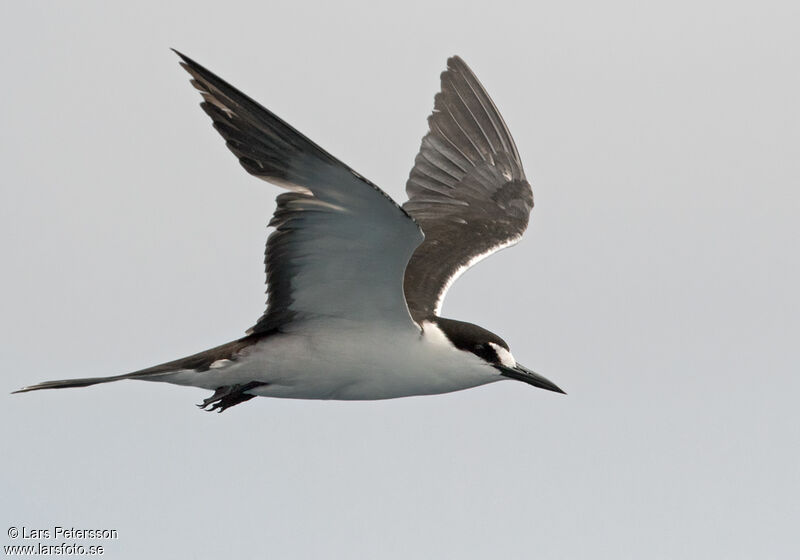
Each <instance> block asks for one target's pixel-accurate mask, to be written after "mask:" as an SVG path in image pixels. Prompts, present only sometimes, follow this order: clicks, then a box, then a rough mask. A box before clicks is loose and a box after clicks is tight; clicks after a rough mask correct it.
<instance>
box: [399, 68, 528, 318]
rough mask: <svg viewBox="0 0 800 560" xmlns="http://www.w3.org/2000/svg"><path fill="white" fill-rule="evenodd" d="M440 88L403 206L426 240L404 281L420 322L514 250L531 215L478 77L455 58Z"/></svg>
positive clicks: (507, 138)
mask: <svg viewBox="0 0 800 560" xmlns="http://www.w3.org/2000/svg"><path fill="white" fill-rule="evenodd" d="M441 80H442V89H441V91H440V92H439V93H438V94H436V98H435V101H434V108H433V113H432V114H431V116H430V117H428V125H429V132H428V133H427V134H426V135H425V137H424V138H423V139H422V146H421V148H420V151H419V154H417V157H416V159H415V160H414V168H413V169H412V170H411V174H410V176H409V178H408V182H407V183H406V192H407V193H408V196H409V200H408V201H407V202H406V203H405V204H404V205H403V208H404V209H405V210H406V212H408V213H409V214H410V215H411V216H412V217H413V218H414V219H415V220H416V221H417V223H418V224H419V225H420V227H422V231H424V232H425V241H424V242H423V243H422V244H421V245H420V246H419V247H418V248H417V250H416V251H415V252H414V255H413V256H412V257H411V261H410V262H409V263H408V267H406V273H405V294H406V301H407V302H408V307H409V309H410V310H411V315H412V317H414V319H415V320H416V321H420V320H422V319H425V318H427V317H431V316H433V315H438V314H439V312H440V309H441V305H442V300H443V299H444V296H445V294H446V292H447V290H448V288H449V287H450V285H451V284H452V283H453V282H454V281H455V280H456V279H457V278H458V277H459V276H460V275H461V274H462V273H463V272H464V271H465V270H466V269H468V268H469V267H470V266H472V265H473V264H475V263H476V262H478V261H479V260H481V259H483V258H485V257H487V256H489V255H491V254H492V253H494V252H496V251H499V250H500V249H503V248H505V247H508V246H509V245H513V244H514V243H516V242H517V240H519V238H520V237H521V236H522V233H523V232H524V231H525V228H527V227H528V216H529V215H530V212H531V209H532V208H533V192H532V191H531V186H530V184H528V182H527V181H526V179H525V173H524V172H523V170H522V162H521V161H520V159H519V153H517V147H516V146H515V145H514V140H513V139H512V138H511V133H510V132H509V131H508V127H506V124H505V122H503V118H502V117H501V116H500V113H499V112H498V111H497V107H495V105H494V103H493V102H492V100H491V99H490V98H489V95H488V94H487V93H486V90H485V89H484V88H483V86H482V85H481V84H480V82H479V81H478V79H477V78H476V77H475V74H473V73H472V71H471V70H470V69H469V67H468V66H467V65H466V63H464V61H463V60H461V59H460V58H459V57H457V56H454V57H452V58H450V59H449V60H448V61H447V70H446V71H445V72H443V73H442V77H441Z"/></svg>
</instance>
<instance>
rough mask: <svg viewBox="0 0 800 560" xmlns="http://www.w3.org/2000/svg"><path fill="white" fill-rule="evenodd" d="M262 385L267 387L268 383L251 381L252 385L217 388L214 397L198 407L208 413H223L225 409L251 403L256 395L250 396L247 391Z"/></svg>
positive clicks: (205, 400) (204, 400)
mask: <svg viewBox="0 0 800 560" xmlns="http://www.w3.org/2000/svg"><path fill="white" fill-rule="evenodd" d="M261 385H266V383H262V382H260V381H251V382H250V383H244V384H237V385H223V386H222V387H217V390H216V391H214V394H213V395H211V396H210V397H208V398H207V399H203V402H202V403H200V404H198V405H197V406H199V407H200V408H202V409H203V410H205V411H206V412H213V411H214V410H216V411H217V412H222V411H224V410H225V409H228V408H230V407H232V406H235V405H237V404H239V403H243V402H246V401H249V400H250V399H252V398H253V397H255V396H256V395H250V394H248V393H246V391H249V390H250V389H255V388H256V387H260V386H261Z"/></svg>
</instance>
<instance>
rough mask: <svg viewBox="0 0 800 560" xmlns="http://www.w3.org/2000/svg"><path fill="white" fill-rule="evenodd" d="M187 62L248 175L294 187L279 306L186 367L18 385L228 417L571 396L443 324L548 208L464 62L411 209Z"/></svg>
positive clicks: (273, 241)
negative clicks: (394, 401)
mask: <svg viewBox="0 0 800 560" xmlns="http://www.w3.org/2000/svg"><path fill="white" fill-rule="evenodd" d="M176 53H177V54H178V56H180V58H181V65H182V66H183V68H184V69H186V71H187V72H188V73H189V74H190V75H191V77H192V79H191V83H192V85H193V86H194V87H195V88H197V90H198V91H199V92H200V94H201V95H202V97H203V102H202V103H201V104H200V106H201V107H202V108H203V110H204V111H205V112H206V114H208V116H209V117H211V120H212V121H213V123H214V128H215V129H216V130H217V132H219V133H220V134H221V135H222V137H223V138H224V139H225V142H226V145H227V146H228V148H229V149H230V150H231V152H233V153H234V155H236V157H237V158H238V159H239V163H240V164H241V165H242V167H244V168H245V170H246V171H247V172H248V173H250V174H251V175H255V176H256V177H258V178H259V179H263V180H265V181H269V182H271V183H274V184H276V185H278V186H280V187H284V188H286V189H288V191H289V192H286V193H283V194H281V195H279V196H278V197H277V209H276V210H275V214H274V215H273V217H272V220H271V221H270V226H272V227H273V228H274V231H273V232H272V233H271V234H270V236H269V238H268V240H267V248H266V258H265V263H266V273H267V286H268V288H267V296H268V297H267V309H266V312H265V313H264V314H263V315H262V316H261V318H260V319H259V320H258V322H257V323H256V324H255V326H253V327H252V328H251V329H250V330H249V331H248V332H247V335H246V336H245V337H243V338H240V339H238V340H234V341H233V342H229V343H227V344H223V345H221V346H217V347H216V348H212V349H210V350H206V351H204V352H200V353H198V354H194V355H192V356H189V357H186V358H182V359H179V360H174V361H171V362H167V363H165V364H161V365H157V366H154V367H150V368H147V369H143V370H140V371H135V372H133V373H126V374H123V375H116V376H112V377H93V378H85V379H68V380H64V381H46V382H44V383H40V384H38V385H32V386H30V387H25V388H23V389H20V390H19V391H18V392H25V391H35V390H38V389H56V388H63V387H85V386H88V385H95V384H97V383H107V382H110V381H118V380H121V379H141V380H145V381H161V382H166V383H174V384H177V385H189V386H193V387H202V388H205V389H210V390H212V391H214V394H213V395H211V396H210V397H209V398H207V399H205V400H204V401H203V402H202V403H201V404H200V405H198V406H200V407H202V408H205V409H206V410H217V411H219V412H222V411H223V410H225V409H226V408H229V407H231V406H234V405H236V404H239V403H241V402H245V401H247V400H250V399H252V398H253V397H255V396H264V397H285V398H297V399H340V400H373V399H390V398H395V397H405V396H410V395H427V394H436V393H446V392H450V391H457V390H460V389H467V388H470V387H476V386H478V385H483V384H486V383H492V382H494V381H500V380H501V379H507V378H510V379H516V380H519V381H524V382H526V383H529V384H530V385H533V386H535V387H540V388H542V389H547V390H550V391H557V392H563V391H561V389H559V388H558V387H557V386H556V385H555V384H554V383H552V382H551V381H549V380H547V379H545V378H544V377H542V376H541V375H539V374H537V373H534V372H533V371H531V370H529V369H527V368H525V367H523V366H522V365H520V364H518V363H517V362H516V360H515V359H514V358H513V357H512V355H511V352H510V351H509V348H508V345H507V344H506V343H505V342H504V341H503V339H502V338H500V337H499V336H497V335H496V334H494V333H491V332H489V331H488V330H486V329H483V328H481V327H479V326H477V325H473V324H471V323H466V322H462V321H456V320H453V319H446V318H444V317H440V316H439V312H440V309H441V305H442V300H443V298H444V296H445V294H446V292H447V290H448V288H449V287H450V285H451V284H452V283H453V282H454V281H455V280H456V279H457V278H458V277H459V276H460V275H461V274H462V273H463V272H464V271H465V270H466V269H467V268H469V267H470V266H472V265H473V264H475V263H476V262H478V261H479V260H481V259H483V258H485V257H487V256H488V255H491V254H492V253H494V252H496V251H499V250H500V249H503V248H505V247H508V246H509V245H512V244H514V243H516V242H517V241H518V240H519V238H520V237H521V236H522V233H523V232H524V231H525V228H526V227H527V225H528V216H529V214H530V212H531V209H532V208H533V193H532V191H531V187H530V184H529V183H528V182H527V180H526V179H525V174H524V173H523V170H522V163H521V161H520V157H519V153H518V152H517V148H516V146H515V145H514V141H513V140H512V138H511V134H510V133H509V131H508V128H507V127H506V125H505V122H504V121H503V118H502V117H501V116H500V113H499V112H498V111H497V108H496V107H495V105H494V103H493V102H492V100H491V99H490V98H489V95H488V94H487V93H486V90H485V89H484V88H483V86H482V85H481V84H480V82H478V79H477V78H476V77H475V75H474V74H473V73H472V71H471V70H470V69H469V67H468V66H467V65H466V64H465V63H464V61H463V60H461V59H460V58H459V57H457V56H456V57H452V58H450V59H449V60H448V61H447V70H446V71H445V72H443V73H442V75H441V91H440V92H439V93H438V94H437V95H436V98H435V102H434V109H433V113H432V114H431V115H430V117H429V118H428V124H429V131H428V133H427V134H426V135H425V137H424V138H423V139H422V146H421V148H420V151H419V154H418V155H417V157H416V159H415V161H414V168H413V169H412V170H411V174H410V176H409V179H408V182H407V183H406V192H407V193H408V196H409V199H408V201H407V202H406V203H405V204H403V206H399V205H397V204H396V203H395V202H394V201H393V200H392V199H391V198H390V197H389V196H388V195H387V194H386V193H384V192H383V191H382V190H381V189H379V188H378V187H377V186H376V185H374V184H373V183H371V182H370V181H368V180H367V179H365V178H364V177H362V176H361V175H359V174H358V173H356V172H355V171H353V170H352V169H350V168H349V167H347V166H346V165H345V164H343V163H342V162H341V161H339V160H338V159H336V158H334V157H333V156H331V155H330V154H329V153H328V152H326V151H325V150H323V149H322V148H320V147H319V146H317V145H316V144H315V143H314V142H312V141H311V140H309V139H308V138H306V137H305V136H304V135H302V134H301V133H300V132H298V131H297V130H295V129H294V128H292V127H291V126H289V125H288V124H287V123H285V122H284V121H282V120H281V119H280V118H278V117H277V116H276V115H274V114H273V113H272V112H270V111H269V110H267V109H265V108H264V107H262V106H261V105H259V104H258V103H256V102H255V101H253V100H252V99H250V98H249V97H247V96H246V95H245V94H243V93H242V92H240V91H239V90H237V89H236V88H234V87H233V86H231V85H230V84H228V83H227V82H225V81H224V80H222V79H221V78H219V77H218V76H216V75H215V74H213V73H212V72H210V71H208V70H206V69H205V68H203V67H202V66H200V65H199V64H197V63H196V62H194V61H193V60H191V59H190V58H189V57H187V56H184V55H182V54H181V53H178V52H177V51H176ZM423 232H424V234H423Z"/></svg>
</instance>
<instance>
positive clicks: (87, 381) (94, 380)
mask: <svg viewBox="0 0 800 560" xmlns="http://www.w3.org/2000/svg"><path fill="white" fill-rule="evenodd" d="M130 378H131V375H130V374H124V375H113V376H111V377H84V378H82V379H61V380H58V381H43V382H42V383H37V384H36V385H30V386H28V387H23V388H22V389H19V390H17V391H13V392H12V394H14V393H27V392H28V391H38V390H39V389H66V388H68V387H88V386H89V385H97V384H98V383H111V382H112V381H119V380H120V379H130Z"/></svg>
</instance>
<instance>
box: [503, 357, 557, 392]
mask: <svg viewBox="0 0 800 560" xmlns="http://www.w3.org/2000/svg"><path fill="white" fill-rule="evenodd" d="M495 367H496V368H497V369H499V370H500V375H502V376H504V377H508V378H510V379H516V380H517V381H524V382H525V383H527V384H528V385H533V386H534V387H539V388H540V389H546V390H548V391H554V392H556V393H563V394H565V395H566V393H565V392H564V391H562V390H561V389H560V388H559V387H558V385H556V384H555V383H553V382H552V381H550V380H549V379H547V378H546V377H544V376H543V375H539V374H538V373H536V372H535V371H531V370H529V369H528V368H526V367H525V366H521V365H519V364H517V365H516V366H514V367H513V368H512V367H507V366H500V365H497V366H495Z"/></svg>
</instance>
